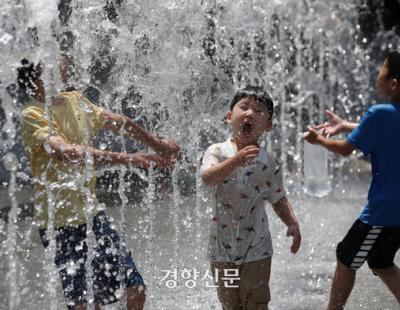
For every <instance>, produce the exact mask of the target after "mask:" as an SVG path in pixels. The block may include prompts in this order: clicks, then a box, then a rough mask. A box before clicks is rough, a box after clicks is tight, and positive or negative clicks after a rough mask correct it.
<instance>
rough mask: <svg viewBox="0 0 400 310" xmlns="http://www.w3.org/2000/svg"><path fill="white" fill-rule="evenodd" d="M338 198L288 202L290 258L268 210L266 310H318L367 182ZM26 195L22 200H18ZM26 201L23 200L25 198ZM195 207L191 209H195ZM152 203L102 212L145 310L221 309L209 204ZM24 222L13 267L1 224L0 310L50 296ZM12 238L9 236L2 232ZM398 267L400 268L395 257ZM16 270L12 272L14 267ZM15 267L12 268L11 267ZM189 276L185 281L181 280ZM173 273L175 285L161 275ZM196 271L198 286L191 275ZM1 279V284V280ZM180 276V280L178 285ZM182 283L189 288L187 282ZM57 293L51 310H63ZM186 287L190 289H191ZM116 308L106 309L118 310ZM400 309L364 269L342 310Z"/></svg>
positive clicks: (41, 304)
mask: <svg viewBox="0 0 400 310" xmlns="http://www.w3.org/2000/svg"><path fill="white" fill-rule="evenodd" d="M340 188H341V189H340V190H337V191H335V192H334V193H331V194H329V195H328V196H326V197H323V198H312V197H308V196H303V195H296V196H292V197H291V200H292V204H293V207H294V209H295V212H296V214H297V216H298V218H299V221H300V224H301V229H302V236H303V242H302V246H301V249H300V251H299V253H298V254H297V255H292V254H290V251H289V247H290V240H289V239H287V238H286V237H285V234H286V230H285V227H284V225H283V224H282V223H281V222H280V221H279V219H278V218H277V216H276V215H275V214H274V213H273V210H272V208H269V207H268V213H269V219H270V228H271V234H272V238H273V244H274V251H275V253H274V256H273V265H272V275H271V281H270V287H271V293H272V301H271V304H270V309H273V310H274V309H275V310H278V309H279V310H301V309H304V310H306V309H307V310H308V309H310V310H311V309H324V308H325V306H326V303H327V299H328V295H329V289H330V285H331V279H332V275H333V272H334V268H335V247H336V244H337V243H338V242H339V241H340V240H341V239H342V238H343V236H344V235H345V233H346V232H347V230H348V229H349V228H350V226H351V224H352V223H353V221H354V220H355V219H356V218H357V215H358V213H359V211H360V209H361V207H362V205H363V204H364V202H365V198H366V192H367V189H368V183H367V182H366V181H363V182H361V181H357V182H352V183H349V184H347V185H343V184H341V186H340ZM24 195H28V194H27V193H24ZM25 198H27V197H25ZM196 201H197V203H196ZM175 202H179V203H175V204H174V203H173V200H172V199H163V200H160V201H155V202H154V203H153V204H139V203H136V204H128V205H127V206H126V210H125V215H122V218H124V219H125V220H124V221H123V220H121V213H122V214H123V213H124V211H123V209H121V208H120V207H118V206H114V207H108V208H107V212H108V214H110V215H111V216H112V217H113V218H114V220H115V224H116V226H117V227H119V229H120V230H121V231H124V236H125V239H126V241H127V243H128V246H129V248H130V249H131V250H132V255H133V257H134V260H135V262H136V263H137V265H138V267H139V270H140V272H141V273H142V275H143V277H144V279H145V281H146V284H147V288H148V291H147V303H146V309H157V310H158V309H182V310H186V309H220V305H219V303H218V300H217V296H216V293H215V289H214V288H207V287H206V286H207V284H211V281H210V280H209V279H208V280H207V279H202V278H204V277H205V276H206V273H207V270H208V266H209V264H208V260H207V258H206V249H207V240H208V238H207V234H208V220H207V218H208V217H209V214H210V209H209V208H208V204H207V201H204V200H201V199H198V198H196V197H195V196H189V197H178V196H175ZM31 222H32V220H31V219H30V218H25V219H21V220H20V221H19V222H18V223H17V225H16V226H15V227H16V232H17V247H16V249H17V256H16V257H17V259H14V260H10V259H9V257H10V256H9V254H10V253H9V249H8V248H7V247H6V244H7V242H6V241H7V240H6V239H7V237H6V231H7V229H9V228H8V226H7V224H5V222H4V221H2V222H1V228H0V242H1V248H0V270H1V273H2V275H3V279H4V280H3V281H1V282H0V296H1V301H2V302H1V304H0V309H9V303H8V302H9V298H10V292H11V295H12V294H13V293H15V294H14V297H13V298H14V299H15V301H16V303H17V309H32V310H36V309H50V306H49V305H50V300H49V296H48V295H49V294H48V285H49V276H48V274H49V273H48V269H46V268H47V267H46V266H48V260H46V256H45V254H44V250H43V248H42V246H41V244H40V240H39V237H38V234H37V230H36V228H35V227H33V226H32V224H31ZM8 231H10V230H8ZM396 262H397V263H400V257H399V255H397V257H396ZM13 264H15V265H13ZM13 266H14V267H13ZM184 269H187V270H189V271H188V272H191V273H190V274H186V275H185V274H183V273H182V272H183V270H184ZM175 270H176V271H177V280H176V282H175V281H172V282H168V284H169V286H175V283H176V287H173V288H169V287H167V283H166V280H174V279H173V278H172V277H168V278H167V279H165V280H164V281H162V278H164V277H165V276H166V274H167V272H171V273H173V272H175ZM197 271H198V278H197V279H195V276H194V273H195V272H197ZM6 275H7V277H5V276H6ZM185 276H186V279H185V278H184V277H185ZM188 280H193V281H191V282H187V281H188ZM55 283H56V286H57V300H56V301H55V302H54V304H57V309H66V308H65V305H63V298H62V295H61V290H60V287H59V281H55ZM188 286H190V287H191V286H193V288H190V287H188ZM119 307H120V305H118V304H114V305H109V306H107V307H104V308H105V309H119ZM398 308H399V306H398V304H397V303H396V302H395V300H394V298H393V297H392V296H391V294H390V293H389V291H388V290H387V289H386V287H385V286H384V285H383V283H382V282H381V281H380V280H379V279H378V278H377V277H376V276H374V275H373V274H372V272H371V271H370V270H369V269H368V267H367V266H363V267H362V268H361V269H360V270H359V271H358V273H357V280H356V285H355V288H354V291H353V294H352V296H351V297H350V300H349V303H348V306H347V309H365V310H375V309H376V310H384V309H390V310H392V309H398Z"/></svg>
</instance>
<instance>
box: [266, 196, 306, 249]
mask: <svg viewBox="0 0 400 310" xmlns="http://www.w3.org/2000/svg"><path fill="white" fill-rule="evenodd" d="M272 207H273V208H274V211H275V213H276V214H277V215H278V216H279V218H280V219H281V220H282V222H284V223H285V224H286V226H287V227H288V229H287V233H286V235H287V236H288V237H289V236H292V237H293V242H292V246H291V247H290V251H291V252H292V253H293V254H296V252H297V251H298V250H299V248H300V244H301V234H300V228H299V222H298V221H297V218H296V215H295V214H294V212H293V209H292V206H291V205H290V202H289V200H288V199H287V198H286V197H285V198H282V199H281V200H279V201H278V202H277V203H274V204H272Z"/></svg>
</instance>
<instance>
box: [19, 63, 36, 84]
mask: <svg viewBox="0 0 400 310" xmlns="http://www.w3.org/2000/svg"><path fill="white" fill-rule="evenodd" d="M17 71H18V86H19V88H20V89H23V90H25V91H27V92H34V91H35V89H36V85H35V81H36V79H37V77H38V76H37V71H36V67H35V65H34V64H33V63H31V62H29V61H28V60H27V59H22V60H21V65H20V66H19V67H18V69H17Z"/></svg>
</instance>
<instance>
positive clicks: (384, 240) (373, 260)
mask: <svg viewBox="0 0 400 310" xmlns="http://www.w3.org/2000/svg"><path fill="white" fill-rule="evenodd" d="M399 248H400V227H383V226H371V225H368V224H365V223H363V222H362V221H360V220H357V221H355V222H354V224H353V226H351V228H350V230H349V231H348V233H347V235H346V236H345V237H344V239H343V240H342V242H340V243H339V244H338V246H337V248H336V256H337V259H338V260H339V261H340V262H341V263H342V264H344V265H346V266H347V267H349V268H351V269H354V270H356V269H358V268H360V267H361V266H362V265H363V264H364V262H365V261H367V262H368V266H369V267H370V268H371V269H378V268H387V267H391V266H393V265H394V263H393V261H394V257H395V256H396V252H397V250H398V249H399Z"/></svg>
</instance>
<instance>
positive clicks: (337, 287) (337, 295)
mask: <svg viewBox="0 0 400 310" xmlns="http://www.w3.org/2000/svg"><path fill="white" fill-rule="evenodd" d="M355 279H356V272H355V270H352V269H350V268H349V267H347V266H345V265H343V264H342V263H341V262H339V261H338V262H337V265H336V271H335V276H334V277H333V282H332V288H331V296H330V298H329V304H328V310H341V309H344V305H345V304H346V302H347V299H348V298H349V296H350V293H351V291H352V290H353V286H354V281H355Z"/></svg>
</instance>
